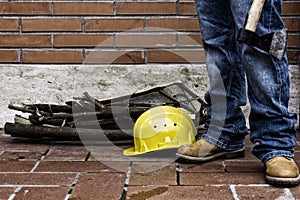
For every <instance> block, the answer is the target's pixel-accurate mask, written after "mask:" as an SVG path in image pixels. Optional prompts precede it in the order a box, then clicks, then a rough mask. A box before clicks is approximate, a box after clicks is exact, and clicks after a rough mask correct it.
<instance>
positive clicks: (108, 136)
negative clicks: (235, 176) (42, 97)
mask: <svg viewBox="0 0 300 200" xmlns="http://www.w3.org/2000/svg"><path fill="white" fill-rule="evenodd" d="M4 133H5V134H7V135H11V136H12V137H23V138H35V139H36V138H43V137H50V138H54V139H66V140H80V139H83V138H84V139H85V140H96V141H108V140H110V141H122V140H132V139H133V137H132V130H125V131H122V130H99V129H76V128H70V127H45V126H31V125H26V124H16V123H9V122H7V123H6V124H5V125H4Z"/></svg>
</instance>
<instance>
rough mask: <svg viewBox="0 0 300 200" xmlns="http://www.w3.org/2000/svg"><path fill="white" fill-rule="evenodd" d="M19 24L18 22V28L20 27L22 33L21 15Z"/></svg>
mask: <svg viewBox="0 0 300 200" xmlns="http://www.w3.org/2000/svg"><path fill="white" fill-rule="evenodd" d="M18 23H19V24H18V26H19V27H18V28H19V33H22V18H21V17H19V22H18Z"/></svg>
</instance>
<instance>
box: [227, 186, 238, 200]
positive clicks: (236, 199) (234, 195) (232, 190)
mask: <svg viewBox="0 0 300 200" xmlns="http://www.w3.org/2000/svg"><path fill="white" fill-rule="evenodd" d="M229 187H230V190H231V193H232V195H233V198H234V200H240V198H239V195H238V194H237V193H236V190H235V185H230V186H229Z"/></svg>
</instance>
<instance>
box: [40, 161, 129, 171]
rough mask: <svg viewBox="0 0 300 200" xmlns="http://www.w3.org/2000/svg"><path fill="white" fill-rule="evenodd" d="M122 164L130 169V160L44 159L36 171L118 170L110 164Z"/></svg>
mask: <svg viewBox="0 0 300 200" xmlns="http://www.w3.org/2000/svg"><path fill="white" fill-rule="evenodd" d="M114 165H120V166H123V168H124V169H126V170H127V169H128V166H129V162H106V163H102V162H99V161H89V162H87V161H85V162H84V161H43V162H41V163H40V164H39V166H38V167H37V169H36V170H35V171H36V172H118V170H116V169H114V168H111V167H110V166H114Z"/></svg>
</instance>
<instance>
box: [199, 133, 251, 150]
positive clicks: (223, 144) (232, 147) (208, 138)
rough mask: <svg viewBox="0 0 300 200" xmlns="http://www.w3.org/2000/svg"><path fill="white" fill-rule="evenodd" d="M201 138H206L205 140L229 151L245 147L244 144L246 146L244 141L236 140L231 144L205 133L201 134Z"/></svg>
mask: <svg viewBox="0 0 300 200" xmlns="http://www.w3.org/2000/svg"><path fill="white" fill-rule="evenodd" d="M201 138H202V139H204V140H205V141H207V142H209V143H211V144H213V145H215V146H217V147H220V148H221V149H224V150H227V151H234V150H239V149H242V148H244V146H245V144H244V141H241V142H240V143H238V142H235V144H229V143H228V142H227V141H225V142H223V141H220V140H218V139H215V138H213V137H211V136H209V135H206V134H203V135H202V136H201Z"/></svg>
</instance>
